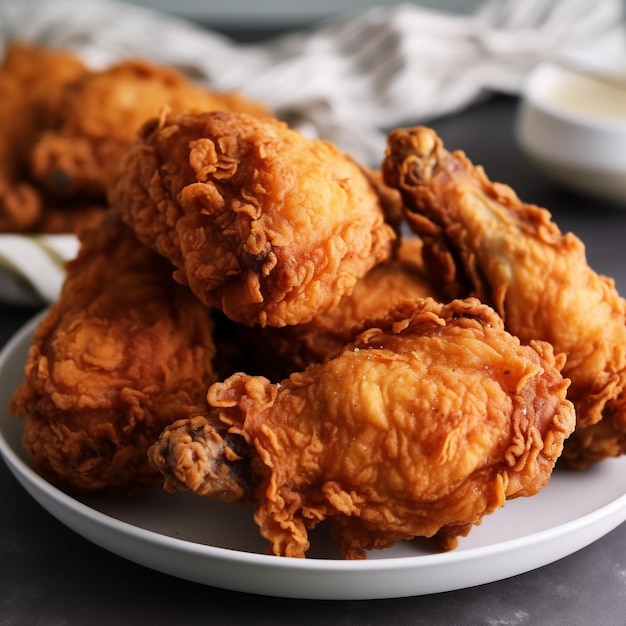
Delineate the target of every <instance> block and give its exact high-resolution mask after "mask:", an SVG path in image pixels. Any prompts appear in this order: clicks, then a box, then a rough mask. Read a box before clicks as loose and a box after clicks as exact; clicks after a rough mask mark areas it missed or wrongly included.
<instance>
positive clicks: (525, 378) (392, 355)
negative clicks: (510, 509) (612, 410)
mask: <svg viewBox="0 0 626 626" xmlns="http://www.w3.org/2000/svg"><path fill="white" fill-rule="evenodd" d="M562 361H563V359H559V358H555V355H554V353H553V350H552V347H551V346H550V345H549V344H547V343H543V342H532V343H531V345H528V346H524V345H521V344H520V342H519V340H518V339H517V338H516V337H513V336H512V335H510V334H509V333H507V332H506V331H505V330H504V328H503V323H502V320H501V319H500V318H499V317H498V316H497V315H496V314H495V312H494V311H493V310H492V309H491V308H489V307H487V306H486V305H483V304H481V303H480V302H479V301H478V300H476V299H468V300H463V301H461V300H457V301H453V302H451V303H450V304H438V303H436V302H435V301H434V300H432V299H424V300H422V301H419V302H412V303H409V304H407V303H405V304H403V305H401V306H399V307H397V308H396V309H395V310H394V312H393V314H391V315H390V316H389V317H388V319H387V320H385V321H384V322H381V324H379V327H372V328H370V329H368V330H366V331H365V332H363V333H362V334H361V335H359V337H358V338H357V339H356V341H355V342H354V344H352V345H350V346H348V347H347V348H346V349H345V350H344V351H343V352H342V353H341V354H340V355H338V356H337V357H335V358H334V359H332V360H330V361H328V362H327V363H326V364H323V365H317V366H312V367H310V368H309V369H307V370H306V371H304V372H303V373H297V374H293V375H292V376H291V377H290V378H288V379H287V380H285V381H283V382H282V383H280V384H271V383H270V382H269V381H268V380H267V379H265V378H263V377H254V376H249V375H246V374H242V373H239V374H235V375H233V376H232V377H230V378H229V379H227V380H226V381H224V382H218V383H215V384H214V385H212V386H211V387H210V389H209V392H208V400H209V405H211V406H212V407H214V408H213V410H212V411H211V412H209V413H206V414H203V415H196V416H193V417H191V418H190V419H185V420H179V421H177V422H175V423H173V424H172V425H171V426H170V427H168V428H167V429H166V430H165V431H164V433H163V435H162V436H161V438H160V440H159V442H157V443H155V444H154V446H153V447H152V448H151V449H150V451H149V457H150V459H151V461H152V463H153V465H154V467H155V468H156V469H158V470H159V471H160V472H161V473H162V474H163V476H164V479H165V480H164V487H165V489H166V490H168V491H172V492H174V491H178V490H192V491H194V492H196V493H198V494H200V495H206V496H209V497H213V498H218V499H224V500H230V501H232V500H235V501H236V500H241V501H244V502H246V501H248V502H252V503H253V504H254V505H255V506H256V512H255V520H256V522H257V524H258V526H259V528H260V532H261V534H262V535H263V536H264V537H265V538H266V539H268V540H269V542H270V548H269V549H270V551H271V553H273V554H275V555H284V556H293V557H302V556H305V553H306V551H307V549H308V547H309V540H308V534H307V530H308V529H311V528H313V527H314V526H315V525H316V524H318V523H319V522H321V521H322V520H324V519H326V518H328V520H329V524H330V527H331V530H332V532H333V534H334V536H335V537H336V538H337V539H338V541H339V542H340V544H341V549H342V553H343V555H344V556H345V557H346V558H350V559H354V558H363V557H364V556H365V551H366V550H370V549H376V548H385V547H388V546H390V545H391V544H393V543H394V542H396V541H400V540H404V539H410V538H412V537H414V536H426V537H433V536H434V537H435V538H436V540H437V541H438V542H439V543H440V544H441V545H442V547H444V548H446V549H451V548H453V547H455V546H456V544H457V538H458V537H459V536H463V535H465V534H467V533H468V532H469V531H470V529H471V527H472V525H474V524H478V523H480V521H481V520H482V518H483V517H484V516H485V515H487V514H490V513H492V512H493V511H495V510H496V509H498V508H499V507H501V506H502V505H503V504H504V502H505V501H506V500H507V499H511V498H515V497H518V496H530V495H533V494H535V493H537V492H538V491H539V490H540V489H541V488H542V487H543V486H544V485H545V484H546V483H547V481H548V479H549V478H550V476H551V474H552V471H553V468H554V465H555V462H556V459H557V458H558V456H559V454H560V453H561V451H562V447H563V441H564V439H565V438H566V437H567V436H568V435H569V434H570V433H571V432H572V430H573V429H574V424H575V415H574V409H573V406H572V404H571V403H570V402H569V401H568V400H566V393H567V385H568V381H567V380H565V379H564V378H563V377H562V375H561V374H560V372H559V367H560V366H561V365H562ZM237 437H238V438H239V440H238V441H236V438H237Z"/></svg>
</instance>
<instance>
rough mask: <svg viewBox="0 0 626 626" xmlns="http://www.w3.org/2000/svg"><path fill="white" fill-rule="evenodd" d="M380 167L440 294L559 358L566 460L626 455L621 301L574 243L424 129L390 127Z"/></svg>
mask: <svg viewBox="0 0 626 626" xmlns="http://www.w3.org/2000/svg"><path fill="white" fill-rule="evenodd" d="M382 169H383V175H384V178H385V181H386V183H387V184H389V185H391V186H392V187H395V188H397V189H398V190H400V192H401V194H402V196H403V199H404V203H405V206H406V215H407V219H408V221H409V223H410V225H411V226H412V228H413V229H414V230H415V232H416V233H418V234H419V235H420V236H421V237H422V239H423V240H424V256H425V259H426V263H427V264H428V267H429V269H430V270H431V271H432V272H433V273H434V274H435V275H436V276H437V277H438V280H439V283H440V284H441V285H445V286H447V290H448V291H447V296H448V297H452V298H457V297H465V296H467V295H470V294H471V295H475V296H477V297H479V298H480V299H481V300H483V301H485V302H487V303H490V304H491V305H493V306H494V308H495V309H496V311H497V312H498V313H499V314H500V315H501V316H502V317H503V318H504V321H505V325H506V328H507V329H508V330H509V332H511V333H513V334H514V335H517V336H518V337H519V338H520V339H521V340H522V342H524V343H528V342H529V341H531V340H533V339H541V340H544V341H548V342H550V343H551V344H552V345H553V346H554V349H555V351H556V352H557V353H564V354H565V355H566V357H567V362H566V364H565V367H564V370H563V374H564V376H566V377H568V378H570V379H571V381H572V382H571V387H570V391H569V398H570V399H571V400H572V401H573V403H574V405H575V406H576V412H577V429H576V433H575V435H574V436H572V437H571V438H570V439H569V440H568V442H567V444H566V446H565V452H564V458H566V459H567V460H568V462H569V463H570V464H571V465H575V466H585V465H586V464H588V463H589V462H590V461H598V460H601V459H603V458H606V457H608V456H616V455H619V454H622V453H624V452H626V398H625V396H624V386H625V383H626V325H625V314H626V302H625V301H624V299H623V298H621V297H620V295H619V294H618V293H617V291H616V289H615V285H614V281H613V280H611V279H609V278H606V277H604V276H601V275H599V274H597V273H596V272H595V271H594V270H593V269H591V268H590V267H589V265H588V263H587V258H586V254H585V248H584V245H583V243H582V242H581V241H580V239H578V238H577V237H576V236H575V235H573V234H572V233H567V234H562V233H561V232H560V230H559V228H558V227H557V225H556V224H555V223H554V222H553V221H552V219H551V216H550V214H549V213H548V211H546V210H545V209H542V208H539V207H537V206H535V205H531V204H526V203H523V202H522V201H521V200H520V199H519V198H518V197H517V195H516V194H515V192H514V191H513V190H512V189H511V188H510V187H508V186H506V185H502V184H497V183H492V182H491V181H490V180H489V179H488V178H487V176H486V174H485V172H484V171H483V169H482V168H481V167H475V166H474V165H473V164H472V163H471V162H470V161H469V160H468V159H467V157H466V156H465V155H464V154H463V153H461V152H454V153H451V152H448V151H447V150H446V149H445V147H444V146H443V143H442V141H441V139H440V138H439V137H437V135H436V134H435V132H434V131H433V130H431V129H428V128H424V127H415V128H409V129H398V130H395V131H393V132H391V133H390V135H389V139H388V148H387V153H386V156H385V159H384V163H383V167H382ZM596 425H597V427H596Z"/></svg>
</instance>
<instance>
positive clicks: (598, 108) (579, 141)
mask: <svg viewBox="0 0 626 626" xmlns="http://www.w3.org/2000/svg"><path fill="white" fill-rule="evenodd" d="M515 134H516V138H517V141H518V143H519V145H520V147H521V148H522V150H523V151H524V153H525V154H526V155H527V156H528V157H529V158H530V159H531V160H532V161H533V162H534V163H535V164H536V165H537V166H538V167H539V168H540V169H541V170H542V171H543V172H545V174H546V175H549V176H551V177H552V178H553V179H554V180H556V181H558V182H559V183H561V184H563V185H565V186H567V187H570V188H572V189H574V190H577V191H580V192H583V193H585V194H588V195H591V196H594V197H597V198H602V199H604V200H609V201H610V202H614V203H617V204H618V205H620V206H622V207H623V208H626V81H625V86H624V88H618V87H615V86H613V85H610V84H608V83H605V82H602V81H599V80H597V79H594V78H590V77H589V76H587V75H585V74H582V73H579V72H576V71H573V70H570V69H566V68H565V67H563V66H560V65H557V64H554V63H543V64H541V65H538V66H537V67H535V68H534V69H533V70H532V71H531V73H530V75H529V76H528V79H527V81H526V83H525V85H524V88H523V90H522V97H521V102H520V106H519V109H518V114H517V119H516V125H515Z"/></svg>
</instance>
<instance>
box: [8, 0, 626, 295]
mask: <svg viewBox="0 0 626 626" xmlns="http://www.w3.org/2000/svg"><path fill="white" fill-rule="evenodd" d="M15 38H20V39H25V40H29V41H33V42H35V43H39V44H43V45H50V46H58V47H65V48H69V49H71V50H73V51H75V52H76V53H77V54H78V55H79V56H80V57H81V58H83V59H84V61H85V62H86V63H87V64H89V65H90V66H92V67H93V68H95V69H99V68H103V67H106V66H108V65H110V64H111V63H113V62H115V61H118V60H121V59H123V58H127V57H129V56H137V55H139V56H144V57H147V58H149V59H151V60H153V61H155V62H158V63H165V64H169V65H173V66H176V67H178V68H180V69H183V70H185V71H187V72H189V73H190V75H192V76H193V77H194V78H195V79H197V80H199V81H201V82H203V83H205V84H207V85H208V86H210V87H212V88H215V89H219V90H237V91H240V92H241V93H243V94H245V95H247V96H249V97H251V98H254V99H257V100H259V101H261V102H263V103H265V104H266V105H267V106H269V107H270V108H272V109H273V110H274V111H275V112H276V114H277V116H278V117H281V118H283V119H286V120H288V121H289V122H290V123H292V124H293V125H295V126H298V127H300V128H301V129H302V131H303V132H305V133H307V134H309V135H313V136H319V137H323V138H326V139H329V140H331V141H333V142H335V143H336V144H337V145H338V146H339V147H341V148H342V149H344V150H346V151H347V152H350V153H351V154H352V155H353V156H354V157H356V158H357V159H359V160H360V161H362V162H363V163H366V164H368V165H372V166H374V167H376V166H378V165H379V164H380V161H381V159H382V154H383V150H384V142H385V134H386V131H387V130H388V129H390V128H392V127H397V126H400V125H404V124H409V123H411V124H412V123H427V122H428V121H429V120H432V119H433V118H436V117H439V116H443V115H446V114H449V113H452V112H455V111H459V110H461V109H463V108H464V107H467V106H468V105H470V104H472V103H473V102H475V101H477V100H479V99H481V98H483V97H484V96H485V95H486V94H489V93H493V92H503V93H512V94H514V93H517V92H518V90H519V89H520V87H521V85H522V83H523V80H524V78H525V76H526V74H527V73H528V71H529V70H530V69H531V68H532V67H533V66H534V65H535V64H536V63H537V62H539V61H542V60H545V59H548V58H556V57H577V58H580V59H584V60H586V61H588V62H598V63H601V62H602V60H603V59H611V61H612V62H614V60H615V58H616V57H620V56H621V57H624V58H625V59H626V29H625V22H624V5H623V2H622V0H594V1H593V2H589V0H524V1H523V2H521V1H520V0H488V1H487V2H486V3H485V4H484V5H483V6H482V7H481V8H480V9H479V10H478V11H477V12H476V13H475V14H473V15H460V14H452V13H446V12H442V11H437V10H432V9H427V8H424V7H420V6H418V5H416V4H408V3H406V4H397V5H385V6H381V7H377V8H373V9H369V10H366V11H363V12H358V13H355V14H350V15H344V16H342V17H340V18H334V19H332V20H329V21H327V22H325V23H320V24H318V25H317V26H315V27H313V28H312V29H311V30H309V31H307V32H304V33H298V34H291V35H285V36H281V37H277V38H275V39H272V40H269V41H267V42H263V43H261V44H250V45H240V44H237V43H235V42H234V41H231V40H230V39H228V38H226V37H224V36H222V35H220V34H218V33H216V32H213V31H210V30H206V29H204V28H201V27H199V26H197V25H194V24H192V23H189V22H187V21H185V20H182V19H176V18H173V17H171V16H165V15H163V14H161V13H158V12H156V11H153V10H150V9H146V8H142V7H138V6H135V5H130V4H124V3H122V2H118V1H116V0H39V1H37V0H35V1H29V0H21V2H19V3H17V2H13V1H12V0H4V1H3V2H0V45H2V46H4V44H5V43H6V42H7V41H8V40H10V39H15ZM25 242H27V243H28V245H30V244H31V243H32V239H29V238H25ZM11 245H13V244H11ZM56 253H57V254H58V253H59V252H58V250H57V251H56ZM72 254H75V249H74V248H72V250H69V249H68V250H67V254H66V253H65V252H63V253H62V256H63V257H65V258H71V256H72ZM33 258H34V257H33ZM0 259H4V262H5V263H4V264H5V265H7V264H11V265H13V266H17V267H18V268H21V269H22V271H21V276H22V278H21V279H20V280H26V281H27V282H28V281H29V280H32V282H31V287H32V289H33V290H34V292H35V293H38V294H40V297H41V298H42V299H43V300H45V301H50V300H53V299H54V298H55V297H56V294H57V291H56V290H55V289H54V288H53V289H52V290H51V289H50V287H49V285H50V284H53V283H50V282H49V281H48V280H47V278H46V279H43V278H42V280H37V279H38V273H37V272H35V273H33V272H31V271H26V268H24V264H27V265H30V259H31V257H30V256H28V255H27V252H26V248H25V249H24V251H19V250H17V251H15V249H13V248H11V249H10V248H9V246H8V245H7V243H6V240H5V236H2V235H0ZM27 277H31V278H27ZM18 282H19V281H18ZM42 283H44V284H42ZM5 293H7V292H5V291H3V286H2V284H0V300H1V299H3V297H5ZM5 299H6V298H5Z"/></svg>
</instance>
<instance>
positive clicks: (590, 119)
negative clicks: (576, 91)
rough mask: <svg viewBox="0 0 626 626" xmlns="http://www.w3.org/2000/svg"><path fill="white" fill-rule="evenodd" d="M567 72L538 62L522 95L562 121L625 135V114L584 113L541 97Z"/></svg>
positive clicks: (592, 129) (528, 78)
mask: <svg viewBox="0 0 626 626" xmlns="http://www.w3.org/2000/svg"><path fill="white" fill-rule="evenodd" d="M568 72H570V70H567V69H566V68H564V67H561V66H560V65H558V64H557V63H555V62H552V61H544V62H542V63H540V64H538V65H537V66H535V68H534V69H533V70H531V72H530V73H529V75H528V77H527V79H526V81H525V83H524V85H523V88H522V96H523V97H524V98H525V99H526V100H527V101H528V102H529V103H531V104H532V105H533V106H535V107H537V108H538V109H540V110H543V111H544V112H546V113H548V114H551V115H553V116H555V117H558V118H560V119H562V120H563V121H566V122H569V123H571V124H576V125H578V126H581V127H584V128H586V129H588V130H590V131H592V132H598V131H607V132H610V133H623V134H624V135H625V136H626V116H624V118H623V119H620V118H618V117H611V116H603V115H601V114H594V113H592V112H589V113H585V112H584V111H582V110H576V109H569V108H568V107H567V106H561V105H559V104H558V103H557V102H552V101H550V100H547V99H546V98H544V97H543V96H544V94H545V90H546V87H547V86H548V85H553V84H554V83H555V81H557V80H559V79H560V78H561V77H563V76H565V75H566V73H568Z"/></svg>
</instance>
